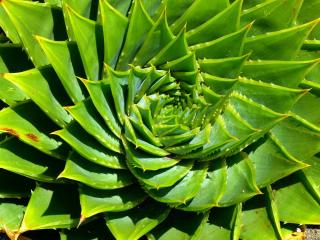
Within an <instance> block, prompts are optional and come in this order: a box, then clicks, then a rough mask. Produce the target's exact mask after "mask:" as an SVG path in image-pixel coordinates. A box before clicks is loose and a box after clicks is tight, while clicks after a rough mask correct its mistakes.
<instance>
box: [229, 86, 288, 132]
mask: <svg viewBox="0 0 320 240" xmlns="http://www.w3.org/2000/svg"><path fill="white" fill-rule="evenodd" d="M229 104H230V105H231V106H232V107H233V108H234V109H235V110H236V111H237V112H238V113H239V114H240V116H241V117H242V119H244V120H245V121H246V122H248V123H249V124H250V125H251V126H252V127H254V128H256V129H265V128H267V127H271V126H273V125H274V124H275V123H277V122H279V121H281V120H283V119H284V118H286V117H287V116H286V115H283V114H279V113H276V112H274V111H272V110H271V109H269V108H267V107H265V106H263V105H260V104H257V103H255V102H253V101H252V100H251V99H249V98H247V97H245V96H243V95H241V94H239V93H237V92H232V93H231V95H230V100H229Z"/></svg>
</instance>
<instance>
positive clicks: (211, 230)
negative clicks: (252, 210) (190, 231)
mask: <svg viewBox="0 0 320 240" xmlns="http://www.w3.org/2000/svg"><path fill="white" fill-rule="evenodd" d="M240 210H241V209H240ZM237 215H238V206H237V205H234V206H232V207H227V208H215V209H214V210H213V211H211V212H210V215H209V217H208V220H207V221H206V222H205V223H204V224H203V227H202V229H201V232H200V234H199V236H198V238H196V239H199V240H200V239H210V238H213V239H237V238H233V235H234V233H233V232H234V227H235V226H234V225H235V222H236V221H235V219H236V218H237Z"/></svg>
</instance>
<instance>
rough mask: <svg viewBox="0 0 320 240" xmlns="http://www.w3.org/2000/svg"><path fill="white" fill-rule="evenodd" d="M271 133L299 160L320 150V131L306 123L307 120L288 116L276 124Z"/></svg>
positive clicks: (307, 157)
mask: <svg viewBox="0 0 320 240" xmlns="http://www.w3.org/2000/svg"><path fill="white" fill-rule="evenodd" d="M271 133H272V134H273V135H274V137H275V138H276V139H278V141H279V142H280V143H281V144H282V145H283V147H284V148H285V149H286V151H288V152H289V153H290V154H292V155H293V156H294V157H296V158H297V159H299V160H302V161H303V160H305V159H309V158H310V157H312V156H313V155H314V154H316V153H318V152H319V149H320V133H319V132H318V131H314V129H311V128H310V126H308V125H306V121H303V119H302V120H300V119H297V118H288V119H286V120H285V121H283V122H282V123H280V124H278V125H276V126H275V127H274V128H273V129H272V130H271ZM296 139H299V141H296Z"/></svg>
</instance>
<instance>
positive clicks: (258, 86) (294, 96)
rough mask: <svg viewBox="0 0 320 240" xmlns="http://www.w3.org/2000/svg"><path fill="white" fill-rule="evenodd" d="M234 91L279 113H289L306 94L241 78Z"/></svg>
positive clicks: (297, 90)
mask: <svg viewBox="0 0 320 240" xmlns="http://www.w3.org/2000/svg"><path fill="white" fill-rule="evenodd" d="M233 90H234V91H236V92H238V93H239V94H242V95H244V96H246V97H248V98H249V99H252V100H253V101H255V102H256V103H259V104H261V105H264V106H266V107H267V108H270V109H272V110H273V111H275V112H279V113H286V112H288V111H289V110H290V109H291V108H292V106H293V105H294V104H295V103H296V102H297V100H298V99H299V98H300V97H302V95H303V94H305V93H306V91H305V90H301V89H292V88H287V87H281V86H277V85H272V84H268V83H262V82H257V81H253V80H249V79H246V78H240V79H239V81H238V82H237V83H236V84H235V85H234V86H233ZM280 102H281V104H279V103H280Z"/></svg>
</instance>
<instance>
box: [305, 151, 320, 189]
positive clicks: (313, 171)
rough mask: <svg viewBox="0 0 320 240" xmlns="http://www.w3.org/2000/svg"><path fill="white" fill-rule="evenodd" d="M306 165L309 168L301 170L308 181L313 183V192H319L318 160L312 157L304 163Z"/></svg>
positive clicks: (319, 171) (319, 170) (319, 168)
mask: <svg viewBox="0 0 320 240" xmlns="http://www.w3.org/2000/svg"><path fill="white" fill-rule="evenodd" d="M304 162H305V163H306V164H309V165H310V167H308V168H305V169H303V170H302V172H303V174H304V175H305V176H306V177H307V178H308V179H309V180H310V181H313V182H314V186H315V189H316V190H315V191H319V190H320V174H319V173H320V166H319V158H318V157H312V158H309V159H307V160H305V161H304Z"/></svg>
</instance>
